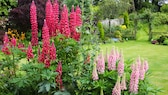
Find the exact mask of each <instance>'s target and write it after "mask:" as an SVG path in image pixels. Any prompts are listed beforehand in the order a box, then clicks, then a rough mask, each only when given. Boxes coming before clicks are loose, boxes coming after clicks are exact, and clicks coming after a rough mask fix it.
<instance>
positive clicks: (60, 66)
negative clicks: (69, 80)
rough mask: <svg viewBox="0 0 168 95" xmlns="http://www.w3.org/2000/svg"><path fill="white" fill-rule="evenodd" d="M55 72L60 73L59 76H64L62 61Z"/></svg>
mask: <svg viewBox="0 0 168 95" xmlns="http://www.w3.org/2000/svg"><path fill="white" fill-rule="evenodd" d="M55 71H56V72H58V74H59V75H62V63H61V62H60V61H59V62H58V66H57V68H56V70H55Z"/></svg>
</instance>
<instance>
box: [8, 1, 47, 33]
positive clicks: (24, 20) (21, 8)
mask: <svg viewBox="0 0 168 95" xmlns="http://www.w3.org/2000/svg"><path fill="white" fill-rule="evenodd" d="M34 1H35V4H36V6H37V18H38V26H39V28H42V25H43V20H44V18H45V4H46V1H47V0H34ZM31 2H32V0H19V1H18V7H17V8H14V9H12V10H11V11H10V13H9V21H10V23H11V25H12V26H14V27H15V28H17V30H21V31H25V32H26V31H27V30H29V29H30V18H29V16H30V4H31Z"/></svg>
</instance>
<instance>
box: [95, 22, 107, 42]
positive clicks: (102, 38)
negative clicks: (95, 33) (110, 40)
mask: <svg viewBox="0 0 168 95" xmlns="http://www.w3.org/2000/svg"><path fill="white" fill-rule="evenodd" d="M97 27H98V30H99V32H100V39H101V40H102V41H104V40H105V36H104V28H103V25H102V23H101V22H100V21H99V22H98V23H97Z"/></svg>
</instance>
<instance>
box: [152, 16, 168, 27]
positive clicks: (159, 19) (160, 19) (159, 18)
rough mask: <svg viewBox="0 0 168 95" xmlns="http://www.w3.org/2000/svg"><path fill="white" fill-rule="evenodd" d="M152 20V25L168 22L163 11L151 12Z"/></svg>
mask: <svg viewBox="0 0 168 95" xmlns="http://www.w3.org/2000/svg"><path fill="white" fill-rule="evenodd" d="M153 17H154V18H153V20H152V23H153V24H154V25H160V24H167V23H168V17H167V14H165V13H155V14H153Z"/></svg>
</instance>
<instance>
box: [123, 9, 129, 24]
mask: <svg viewBox="0 0 168 95" xmlns="http://www.w3.org/2000/svg"><path fill="white" fill-rule="evenodd" d="M123 15H124V25H126V26H127V27H129V24H130V21H129V15H128V12H125V13H124V14H123Z"/></svg>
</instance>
